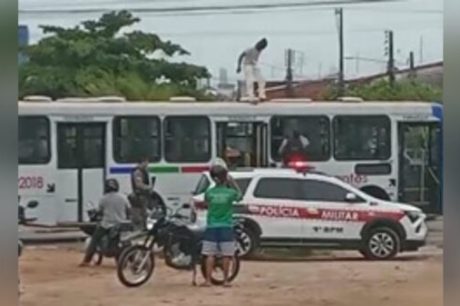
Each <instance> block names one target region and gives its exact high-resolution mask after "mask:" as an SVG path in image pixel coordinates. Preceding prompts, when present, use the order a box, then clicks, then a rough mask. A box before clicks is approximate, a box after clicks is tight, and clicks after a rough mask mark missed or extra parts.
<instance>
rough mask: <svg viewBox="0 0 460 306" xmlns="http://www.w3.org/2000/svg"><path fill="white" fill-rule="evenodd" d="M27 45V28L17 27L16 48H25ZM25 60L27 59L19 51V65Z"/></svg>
mask: <svg viewBox="0 0 460 306" xmlns="http://www.w3.org/2000/svg"><path fill="white" fill-rule="evenodd" d="M28 45H29V28H28V27H27V26H26V25H19V26H18V48H19V49H20V48H21V47H27V46H28ZM26 60H27V57H26V56H25V55H24V54H23V53H22V52H21V51H19V53H18V61H19V64H22V63H24V62H25V61H26Z"/></svg>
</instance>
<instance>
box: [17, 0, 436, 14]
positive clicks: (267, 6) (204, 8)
mask: <svg viewBox="0 0 460 306" xmlns="http://www.w3.org/2000/svg"><path fill="white" fill-rule="evenodd" d="M393 1H394V0H330V1H328V0H320V1H314V2H291V3H257V4H239V5H201V6H200V5H194V6H171V7H151V6H145V7H131V8H129V7H124V8H123V9H126V10H129V11H131V12H133V13H143V14H145V13H153V14H155V13H156V14H165V13H174V15H177V13H204V14H209V13H211V12H212V13H215V12H224V13H230V14H236V13H239V12H242V13H251V12H252V13H258V12H260V11H266V10H273V9H275V10H276V9H293V10H299V9H308V10H329V9H330V6H334V5H335V6H337V5H350V7H349V9H350V10H368V11H371V10H372V11H373V12H381V11H386V12H390V11H392V12H401V13H415V14H443V11H442V10H423V9H411V10H397V9H385V8H379V9H378V10H375V9H372V8H365V7H355V6H353V4H370V3H372V4H380V3H382V2H393ZM318 6H326V7H318ZM120 9H121V8H120ZM112 10H114V9H113V8H111V7H106V8H94V7H87V8H68V9H66V8H63V9H54V8H42V9H19V11H18V13H19V14H62V13H68V14H90V13H104V12H108V11H112Z"/></svg>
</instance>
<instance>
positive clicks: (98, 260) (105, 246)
mask: <svg viewBox="0 0 460 306" xmlns="http://www.w3.org/2000/svg"><path fill="white" fill-rule="evenodd" d="M87 207H88V209H87V214H88V218H89V221H90V223H89V224H86V225H84V226H80V228H81V230H82V231H83V232H85V233H86V234H87V235H88V236H89V237H88V238H87V239H86V243H85V249H86V248H88V246H89V243H90V241H91V236H92V235H93V234H94V231H95V230H96V228H97V226H98V224H99V223H100V221H101V220H102V213H101V212H100V211H99V210H98V209H97V208H96V207H95V205H94V204H93V203H92V202H89V203H88V204H87ZM132 231H133V225H132V223H131V222H129V221H128V222H124V223H121V224H118V225H116V226H114V227H112V228H110V229H109V230H108V232H107V234H106V235H104V237H103V238H102V239H101V241H100V243H99V244H98V245H97V247H96V253H95V254H94V257H93V258H95V260H94V264H95V265H97V266H99V265H101V264H102V261H103V259H104V257H107V258H114V259H115V262H117V260H118V258H120V254H121V253H122V252H123V251H124V250H125V249H126V248H127V247H129V246H131V245H132V243H131V237H123V238H122V235H124V234H125V233H127V232H132Z"/></svg>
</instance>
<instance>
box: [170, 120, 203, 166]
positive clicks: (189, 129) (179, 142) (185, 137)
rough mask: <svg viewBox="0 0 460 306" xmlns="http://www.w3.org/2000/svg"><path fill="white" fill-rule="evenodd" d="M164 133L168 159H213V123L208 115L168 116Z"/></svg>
mask: <svg viewBox="0 0 460 306" xmlns="http://www.w3.org/2000/svg"><path fill="white" fill-rule="evenodd" d="M164 134H165V159H166V161H168V162H177V163H187V162H188V163H196V162H208V161H209V160H210V159H211V124H210V121H209V119H208V118H207V117H204V116H187V117H185V116H180V117H179V116H171V117H166V118H165V120H164Z"/></svg>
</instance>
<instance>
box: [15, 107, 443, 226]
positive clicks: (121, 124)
mask: <svg viewBox="0 0 460 306" xmlns="http://www.w3.org/2000/svg"><path fill="white" fill-rule="evenodd" d="M18 120H19V148H18V152H19V178H18V184H19V195H20V196H21V201H29V200H37V201H39V203H40V206H39V207H38V208H37V209H36V212H35V213H36V217H37V218H38V222H40V223H43V224H51V225H55V224H59V223H65V222H75V221H84V220H86V213H85V203H87V202H89V201H93V202H97V201H98V199H99V198H100V197H101V195H102V186H103V181H104V179H106V178H109V177H114V178H116V179H118V181H119V182H120V185H121V188H122V191H123V192H125V193H129V192H130V188H131V186H130V173H131V171H132V169H133V167H134V166H135V164H136V163H137V161H138V159H139V157H140V156H142V155H145V154H147V155H148V156H149V157H150V161H151V164H150V167H149V171H150V173H151V174H152V176H156V189H157V191H158V192H159V193H160V194H161V195H162V196H163V199H164V200H165V202H166V203H167V204H168V205H175V204H182V203H184V202H187V201H188V200H189V198H190V195H191V193H192V192H193V189H194V188H195V185H196V184H197V182H198V180H199V178H200V176H201V173H202V172H203V171H205V170H207V169H208V168H209V165H210V164H211V163H212V162H213V161H214V160H215V158H216V157H221V156H222V155H223V151H224V150H225V148H227V147H231V148H234V149H238V150H239V152H241V153H242V154H241V158H240V160H239V162H238V163H239V164H238V166H241V167H268V166H272V167H273V166H277V167H279V166H280V165H281V158H280V156H279V153H278V149H279V146H280V144H281V142H282V140H283V138H284V137H285V135H286V133H288V132H289V131H292V129H296V130H298V131H299V132H300V133H301V134H302V135H304V137H306V138H307V139H308V141H309V145H308V147H307V151H308V156H309V164H310V165H311V166H313V167H315V169H316V170H318V171H321V172H325V173H327V174H330V175H334V176H337V177H340V178H341V179H343V180H345V181H347V182H349V183H351V184H353V185H355V186H358V187H359V188H361V189H363V190H365V191H366V192H368V193H370V194H372V195H375V196H377V197H379V198H383V199H390V200H400V201H404V202H409V203H413V204H415V205H418V206H420V207H422V208H423V209H424V210H425V211H427V212H434V213H439V212H440V209H441V177H442V175H441V169H442V164H441V161H442V160H441V156H442V152H441V147H442V144H441V139H442V134H441V126H442V106H441V105H439V104H434V103H422V102H400V103H397V102H303V103H299V102H283V103H280V102H273V101H272V102H266V103H262V104H259V105H252V104H249V103H248V104H246V103H237V102H207V103H197V102H188V103H180V102H164V103H151V102H100V101H91V100H85V99H73V100H62V101H59V100H58V101H47V102H37V101H34V102H25V101H20V102H19V119H18Z"/></svg>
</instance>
